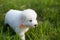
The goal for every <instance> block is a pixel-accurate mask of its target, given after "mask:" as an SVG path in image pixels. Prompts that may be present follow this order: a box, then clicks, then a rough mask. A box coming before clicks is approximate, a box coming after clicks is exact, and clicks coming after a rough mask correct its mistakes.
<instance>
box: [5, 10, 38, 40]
mask: <svg viewBox="0 0 60 40" xmlns="http://www.w3.org/2000/svg"><path fill="white" fill-rule="evenodd" d="M36 18H37V14H36V12H35V11H34V10H32V9H26V10H23V11H20V10H13V9H11V10H9V11H8V12H7V13H6V15H5V24H9V26H10V27H11V28H13V30H14V31H15V32H16V33H17V34H19V35H20V37H21V40H25V32H27V31H28V29H29V28H30V27H35V26H36V25H37V20H36ZM31 20H32V21H31ZM21 24H23V25H24V26H25V27H24V28H19V25H21Z"/></svg>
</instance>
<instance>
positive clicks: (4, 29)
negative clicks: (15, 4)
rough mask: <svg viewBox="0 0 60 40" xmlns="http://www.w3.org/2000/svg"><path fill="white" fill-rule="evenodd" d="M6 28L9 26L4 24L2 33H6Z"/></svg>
mask: <svg viewBox="0 0 60 40" xmlns="http://www.w3.org/2000/svg"><path fill="white" fill-rule="evenodd" d="M8 26H9V25H8V24H5V23H4V26H3V32H6V31H7V27H8Z"/></svg>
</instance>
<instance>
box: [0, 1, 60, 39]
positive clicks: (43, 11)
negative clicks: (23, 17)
mask: <svg viewBox="0 0 60 40" xmlns="http://www.w3.org/2000/svg"><path fill="white" fill-rule="evenodd" d="M27 8H31V9H34V10H35V11H36V13H37V14H38V18H37V20H38V27H37V28H35V29H33V28H31V29H30V30H29V31H28V32H27V33H26V40H60V18H59V17H60V0H0V40H20V38H19V35H18V34H16V35H12V36H11V35H10V34H11V31H10V29H9V28H8V30H7V32H5V33H3V32H2V31H3V24H4V16H5V13H6V12H7V11H8V10H9V9H17V10H24V9H27ZM41 21H42V22H43V23H41Z"/></svg>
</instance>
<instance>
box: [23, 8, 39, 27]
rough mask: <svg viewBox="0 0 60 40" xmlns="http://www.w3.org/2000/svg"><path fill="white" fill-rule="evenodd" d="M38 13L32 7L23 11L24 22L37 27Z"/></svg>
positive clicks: (26, 24)
mask: <svg viewBox="0 0 60 40" xmlns="http://www.w3.org/2000/svg"><path fill="white" fill-rule="evenodd" d="M36 18H37V14H36V12H35V11H34V10H32V9H27V10H24V11H23V20H22V21H23V24H24V25H25V26H28V27H36V26H37V24H38V23H37V20H36Z"/></svg>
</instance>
